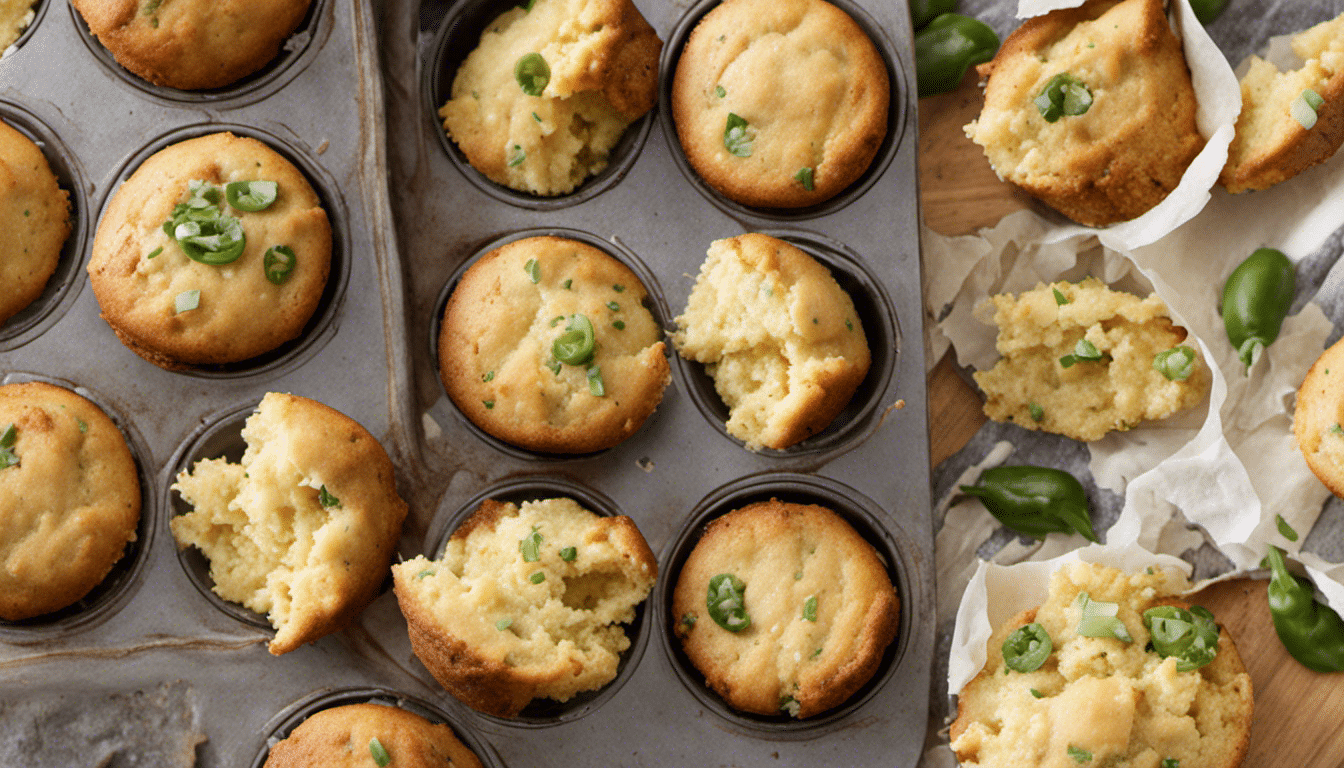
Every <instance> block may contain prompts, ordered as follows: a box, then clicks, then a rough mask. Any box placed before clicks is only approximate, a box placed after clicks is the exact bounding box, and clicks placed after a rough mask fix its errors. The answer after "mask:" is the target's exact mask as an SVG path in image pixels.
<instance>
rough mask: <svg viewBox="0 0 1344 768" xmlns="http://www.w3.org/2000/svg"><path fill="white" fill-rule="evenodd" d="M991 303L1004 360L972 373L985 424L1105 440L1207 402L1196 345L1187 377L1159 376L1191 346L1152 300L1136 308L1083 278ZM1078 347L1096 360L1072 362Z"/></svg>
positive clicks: (1125, 296) (1135, 300) (1137, 302)
mask: <svg viewBox="0 0 1344 768" xmlns="http://www.w3.org/2000/svg"><path fill="white" fill-rule="evenodd" d="M1056 294H1058V295H1056ZM1061 299H1062V300H1063V303H1061ZM991 300H992V302H993V307H994V310H995V311H994V323H995V324H996V325H998V327H999V336H998V341H997V342H996V346H997V348H998V351H999V354H1000V355H1002V358H1001V359H1000V360H999V362H998V363H996V364H995V366H994V367H993V368H992V369H990V370H988V371H979V372H976V373H975V382H976V384H978V385H979V386H980V389H981V390H982V391H983V392H984V393H985V415H986V416H988V417H989V418H991V419H994V420H995V421H1010V422H1012V423H1014V424H1017V425H1018V426H1021V427H1025V428H1027V429H1040V430H1044V431H1046V432H1054V433H1056V434H1061V435H1067V436H1068V437H1072V438H1074V439H1075V440H1100V439H1101V438H1102V437H1103V436H1105V434H1106V433H1107V432H1110V431H1112V430H1127V429H1132V428H1133V427H1135V426H1138V425H1139V423H1141V422H1143V421H1144V420H1147V419H1162V418H1166V417H1167V416H1170V415H1172V414H1174V413H1176V412H1178V411H1182V410H1185V409H1187V408H1191V407H1194V406H1195V405H1197V404H1198V403H1199V402H1200V401H1202V400H1203V399H1204V396H1205V395H1206V394H1207V393H1208V390H1209V383H1210V379H1211V376H1210V374H1209V371H1208V369H1207V368H1206V367H1205V365H1204V364H1203V362H1202V361H1201V360H1200V359H1199V357H1198V354H1197V352H1195V348H1194V346H1193V345H1191V346H1188V347H1187V349H1189V350H1190V354H1191V355H1193V356H1194V362H1193V365H1192V368H1191V369H1190V373H1189V375H1188V376H1187V377H1186V378H1184V379H1169V378H1167V376H1166V375H1164V374H1163V373H1162V372H1160V371H1158V370H1157V369H1156V368H1154V365H1153V362H1154V358H1155V357H1156V356H1157V355H1158V354H1159V353H1162V352H1165V351H1167V350H1170V349H1173V348H1175V347H1177V346H1181V345H1182V344H1183V342H1184V341H1185V338H1186V332H1185V329H1184V328H1181V327H1180V326H1175V325H1172V322H1171V318H1170V317H1168V315H1167V307H1166V304H1164V303H1163V302H1162V299H1160V298H1158V296H1157V295H1156V294H1154V295H1151V296H1148V297H1147V298H1144V299H1140V298H1139V297H1138V296H1135V295H1133V294H1130V293H1124V292H1122V291H1113V290H1111V289H1110V288H1108V287H1106V285H1105V284H1104V283H1102V282H1101V281H1100V280H1097V279H1096V278H1086V279H1084V280H1083V281H1081V282H1079V283H1077V284H1072V283H1066V282H1057V283H1052V284H1050V285H1038V286H1037V287H1036V288H1035V289H1033V290H1030V291H1026V292H1024V293H1022V294H1021V295H1020V296H1013V295H1012V294H1000V295H998V296H994V297H992V299H991ZM1080 344H1090V345H1091V347H1092V349H1093V350H1095V352H1096V353H1097V355H1096V357H1097V359H1078V358H1076V357H1075V353H1076V352H1078V351H1079V345H1080ZM1069 358H1075V359H1076V362H1071V361H1070V360H1069ZM1069 362H1071V364H1069V365H1068V366H1067V367H1066V365H1065V363H1069Z"/></svg>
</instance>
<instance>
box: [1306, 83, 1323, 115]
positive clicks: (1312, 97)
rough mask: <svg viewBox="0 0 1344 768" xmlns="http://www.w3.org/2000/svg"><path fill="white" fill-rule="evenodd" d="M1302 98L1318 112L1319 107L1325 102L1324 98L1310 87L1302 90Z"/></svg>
mask: <svg viewBox="0 0 1344 768" xmlns="http://www.w3.org/2000/svg"><path fill="white" fill-rule="evenodd" d="M1302 100H1303V101H1305V102H1307V105H1308V106H1310V107H1311V108H1312V109H1314V110H1316V111H1317V112H1319V111H1320V110H1321V107H1322V106H1323V105H1324V104H1325V99H1323V98H1321V94H1319V93H1317V92H1315V91H1313V90H1312V89H1310V88H1308V89H1306V90H1305V91H1303V92H1302Z"/></svg>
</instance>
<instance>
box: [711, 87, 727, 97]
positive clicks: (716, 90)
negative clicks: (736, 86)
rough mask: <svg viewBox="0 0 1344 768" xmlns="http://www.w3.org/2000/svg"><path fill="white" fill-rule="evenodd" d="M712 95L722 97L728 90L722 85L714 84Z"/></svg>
mask: <svg viewBox="0 0 1344 768" xmlns="http://www.w3.org/2000/svg"><path fill="white" fill-rule="evenodd" d="M714 95H715V96H718V97H719V98H720V99H722V98H723V97H724V96H727V95H728V90H727V89H726V88H724V87H723V86H722V85H716V86H714Z"/></svg>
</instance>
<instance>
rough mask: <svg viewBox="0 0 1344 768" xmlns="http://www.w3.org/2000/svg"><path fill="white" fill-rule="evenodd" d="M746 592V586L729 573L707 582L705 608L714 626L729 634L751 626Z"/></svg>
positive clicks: (721, 574)
mask: <svg viewBox="0 0 1344 768" xmlns="http://www.w3.org/2000/svg"><path fill="white" fill-rule="evenodd" d="M746 590H747V585H746V584H744V583H743V582H742V580H741V579H739V578H737V577H736V576H734V575H733V574H731V573H720V574H719V575H717V576H715V577H714V578H712V579H710V580H709V592H708V594H707V595H706V596H705V607H706V608H708V609H709V617H710V618H711V619H713V620H714V623H715V624H718V625H719V626H720V627H723V628H724V629H726V630H728V631H729V632H741V631H742V630H744V629H746V628H747V627H749V626H751V617H750V616H748V615H747V609H746V602H745V593H746Z"/></svg>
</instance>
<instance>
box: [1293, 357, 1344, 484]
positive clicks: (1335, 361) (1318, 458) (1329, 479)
mask: <svg viewBox="0 0 1344 768" xmlns="http://www.w3.org/2000/svg"><path fill="white" fill-rule="evenodd" d="M1340 422H1344V341H1337V342H1335V343H1334V344H1333V345H1332V346H1331V347H1330V348H1329V349H1327V350H1325V351H1324V352H1322V353H1321V356H1320V357H1319V358H1317V360H1316V362H1315V363H1313V364H1312V366H1311V368H1310V369H1309V370H1308V371H1307V375H1306V377H1305V378H1303V379H1302V386H1301V387H1299V388H1298V390H1297V405H1296V410H1295V411H1294V413H1293V436H1294V437H1295V438H1297V447H1298V449H1299V450H1301V451H1302V457H1303V458H1304V459H1306V460H1307V466H1308V467H1310V468H1311V471H1312V472H1314V473H1316V476H1317V477H1319V478H1320V479H1321V482H1322V483H1325V486H1326V487H1327V488H1329V489H1330V492H1331V493H1333V494H1335V495H1336V496H1339V497H1341V498H1344V427H1341V426H1340Z"/></svg>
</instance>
